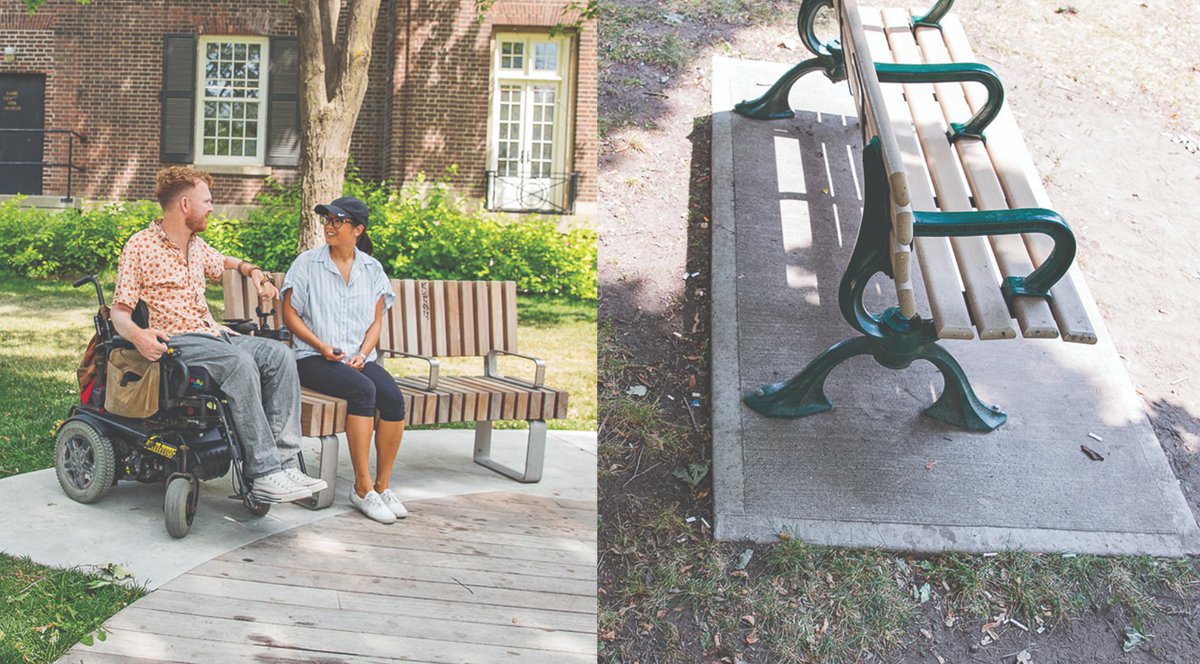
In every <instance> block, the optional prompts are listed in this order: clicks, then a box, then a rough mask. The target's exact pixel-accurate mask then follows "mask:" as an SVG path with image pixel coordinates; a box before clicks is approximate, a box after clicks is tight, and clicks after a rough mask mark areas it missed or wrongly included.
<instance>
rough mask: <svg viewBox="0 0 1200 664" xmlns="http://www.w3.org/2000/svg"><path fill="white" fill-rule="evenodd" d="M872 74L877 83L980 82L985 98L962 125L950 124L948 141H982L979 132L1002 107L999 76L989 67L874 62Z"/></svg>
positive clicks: (1002, 92) (981, 131) (960, 63)
mask: <svg viewBox="0 0 1200 664" xmlns="http://www.w3.org/2000/svg"><path fill="white" fill-rule="evenodd" d="M875 73H876V75H878V76H879V82H880V83H960V82H964V81H973V82H975V83H982V84H983V87H985V88H987V93H988V99H987V102H986V103H985V104H984V105H983V108H980V109H979V112H977V113H976V114H975V115H974V117H972V118H971V119H970V120H968V121H967V123H966V124H963V123H961V122H951V123H950V130H949V131H947V132H946V136H947V137H949V139H950V142H951V143H953V142H954V141H956V140H958V139H960V138H964V137H965V138H978V139H980V140H983V138H984V137H983V130H984V128H985V127H987V126H988V125H989V124H991V122H992V120H994V119H995V118H996V114H997V113H999V112H1000V107H1001V106H1002V105H1004V86H1003V85H1001V83H1000V77H999V76H998V75H997V74H996V72H995V71H993V70H992V68H991V67H989V66H987V65H985V64H980V63H978V62H954V63H950V64H941V65H895V64H891V63H888V62H876V63H875Z"/></svg>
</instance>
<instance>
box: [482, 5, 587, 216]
mask: <svg viewBox="0 0 1200 664" xmlns="http://www.w3.org/2000/svg"><path fill="white" fill-rule="evenodd" d="M574 37H575V36H574V35H573V34H570V33H563V34H557V35H551V34H550V33H549V32H548V31H545V30H541V31H538V30H520V29H514V30H500V31H496V32H495V33H493V35H492V66H491V85H490V90H489V96H490V103H489V118H488V155H487V164H488V170H489V171H494V172H497V174H498V173H499V165H500V155H499V137H500V101H501V100H500V87H501V85H503V84H511V83H515V84H519V85H522V86H524V90H525V93H523V94H528V91H529V90H530V89H531V88H530V87H529V85H530V84H538V83H551V84H554V85H555V86H557V91H556V98H557V99H558V100H559V101H558V104H557V108H556V112H555V117H554V137H553V141H554V147H555V150H554V154H553V155H552V158H551V166H550V171H551V176H552V177H554V176H560V177H566V176H567V175H568V174H569V173H570V172H571V170H572V168H573V165H574V157H575V155H574V153H575V150H574V133H575V89H574V87H575V68H576V66H577V59H578V57H577V53H576V44H577V40H576V39H575V38H574ZM506 42H519V43H522V44H524V47H523V48H524V51H525V52H524V61H523V66H522V67H521V69H519V70H515V69H503V68H501V61H502V55H503V53H502V49H503V44H504V43H506ZM538 43H554V44H557V46H558V61H557V63H556V64H557V67H556V68H555V70H554V71H552V72H551V71H541V70H535V69H533V66H534V64H535V61H534V55H535V45H536V44H538ZM522 124H523V126H522V130H523V131H528V130H529V127H530V126H531V125H529V124H527V123H525V122H524V121H522ZM522 140H523V141H524V140H525V139H524V136H523V139H522ZM567 190H568V186H567V185H566V184H563V185H561V186H559V187H558V191H557V196H556V197H557V198H559V199H560V200H557V201H555V203H556V204H558V205H560V206H561V205H562V204H564V203H565V202H566V200H565V197H566V196H567V194H568V191H567Z"/></svg>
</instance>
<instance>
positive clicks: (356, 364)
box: [346, 351, 367, 371]
mask: <svg viewBox="0 0 1200 664" xmlns="http://www.w3.org/2000/svg"><path fill="white" fill-rule="evenodd" d="M366 364H367V356H366V355H363V354H362V352H361V351H359V352H356V353H354V354H353V355H351V356H350V359H349V360H346V366H348V367H350V368H351V369H354V370H355V371H362V370H363V367H364V366H366Z"/></svg>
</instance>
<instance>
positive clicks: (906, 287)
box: [842, 17, 917, 317]
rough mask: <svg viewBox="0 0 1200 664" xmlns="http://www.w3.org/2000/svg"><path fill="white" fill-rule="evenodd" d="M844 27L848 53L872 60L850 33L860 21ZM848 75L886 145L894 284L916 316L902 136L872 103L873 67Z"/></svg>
mask: <svg viewBox="0 0 1200 664" xmlns="http://www.w3.org/2000/svg"><path fill="white" fill-rule="evenodd" d="M856 18H857V17H856ZM842 29H843V30H844V31H846V32H847V34H846V35H845V36H844V39H843V43H846V44H850V45H851V46H850V47H848V48H847V50H846V53H847V57H848V58H850V59H852V60H857V59H861V58H865V59H866V60H868V61H870V59H871V57H872V54H871V53H870V46H869V45H868V44H866V43H865V42H863V41H861V40H856V39H854V38H853V37H852V36H851V35H850V34H849V33H852V32H854V31H855V30H858V31H859V32H860V33H861V30H862V26H861V24H859V25H856V26H855V25H847V24H843V25H842ZM858 44H862V45H863V46H864V48H866V49H867V51H868V52H867V53H864V54H859V53H857V52H855V48H856V45H858ZM860 74H861V80H860ZM847 76H848V78H849V80H850V85H851V88H852V89H855V90H861V91H862V94H856V95H855V103H856V104H858V107H859V109H860V111H861V112H860V113H859V117H860V118H862V120H863V122H864V123H865V125H866V131H867V133H868V134H869V135H875V136H878V137H879V140H880V142H881V143H882V144H884V146H885V149H884V153H885V156H884V170H885V171H886V176H887V178H888V181H889V182H890V183H891V186H890V188H889V190H890V191H891V200H889V201H888V203H887V205H888V215H889V218H890V219H891V222H892V232H891V237H892V244H891V247H892V252H891V261H892V277H893V279H892V284H893V286H894V287H895V290H896V300H897V302H898V304H899V306H900V312H901V314H903V315H904V316H906V317H913V316H915V315H917V305H916V295H915V293H914V292H913V277H912V241H913V232H912V229H913V216H912V205H911V195H910V191H909V185H908V176H907V174H906V173H905V168H904V163H903V161H902V159H901V158H900V155H901V154H902V153H901V152H900V151H899V147H897V141H898V140H900V138H899V137H898V136H897V135H896V134H895V132H894V131H893V129H892V127H891V126H890V125H889V126H887V127H881V126H880V122H879V116H878V113H877V112H876V111H875V109H874V108H873V103H876V100H879V99H881V98H882V95H883V91H882V88H881V86H880V84H879V79H878V77H877V76H876V75H875V72H874V69H873V68H871V69H866V70H865V73H864V72H860V70H859V68H857V67H848V68H847ZM885 124H886V123H885Z"/></svg>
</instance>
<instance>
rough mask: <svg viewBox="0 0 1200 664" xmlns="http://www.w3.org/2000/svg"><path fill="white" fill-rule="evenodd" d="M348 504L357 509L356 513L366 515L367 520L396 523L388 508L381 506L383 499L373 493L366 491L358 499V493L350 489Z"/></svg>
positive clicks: (394, 516)
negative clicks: (365, 493)
mask: <svg viewBox="0 0 1200 664" xmlns="http://www.w3.org/2000/svg"><path fill="white" fill-rule="evenodd" d="M350 504H351V505H353V506H355V507H357V508H358V511H360V512H362V513H363V514H365V515H367V518H369V519H374V520H376V521H378V522H379V523H394V522H395V521H396V515H395V514H392V511H391V510H390V509H388V506H387V505H384V504H383V499H382V498H380V497H379V494H377V493H375V492H374V491H368V492H367V495H365V496H363V497H362V498H359V497H358V492H357V491H355V490H354V489H353V488H351V489H350Z"/></svg>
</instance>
